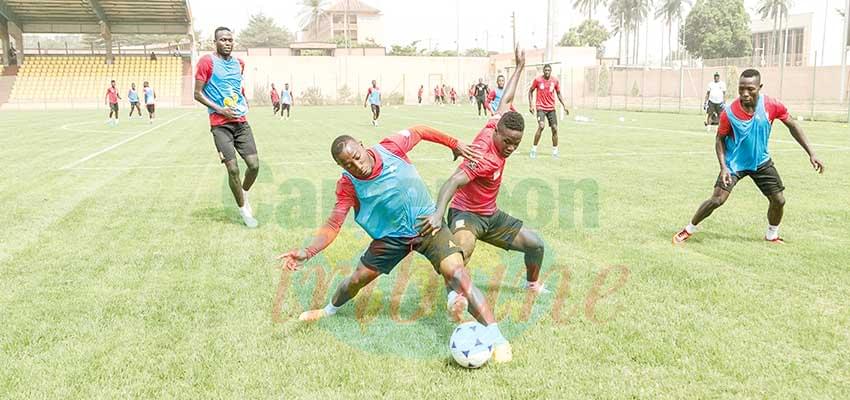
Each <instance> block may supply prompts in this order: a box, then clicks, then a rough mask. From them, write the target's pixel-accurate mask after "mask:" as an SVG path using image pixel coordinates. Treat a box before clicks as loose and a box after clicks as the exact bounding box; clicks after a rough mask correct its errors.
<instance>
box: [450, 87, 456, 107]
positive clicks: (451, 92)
mask: <svg viewBox="0 0 850 400" xmlns="http://www.w3.org/2000/svg"><path fill="white" fill-rule="evenodd" d="M449 98H451V100H452V104H457V91H456V90H455V88H454V87H452V88H451V90H450V91H449Z"/></svg>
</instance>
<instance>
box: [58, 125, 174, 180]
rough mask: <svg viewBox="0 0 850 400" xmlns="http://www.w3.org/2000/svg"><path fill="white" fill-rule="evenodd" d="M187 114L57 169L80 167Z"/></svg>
mask: <svg viewBox="0 0 850 400" xmlns="http://www.w3.org/2000/svg"><path fill="white" fill-rule="evenodd" d="M189 114H191V113H190V112H187V113H184V114H181V115H178V116H176V117H174V118H172V119H170V120H168V121H165V122H163V123H161V124H158V125H156V126H153V127H151V128H149V129H146V130H144V131H141V132H139V133H137V134H135V135H133V136H130V137H128V138H126V139H124V140H122V141H120V142H118V143H115V144H112V145H109V146H107V147H105V148H103V149H101V150H99V151H96V152H94V153H92V154H89V155H87V156H85V157H83V158H81V159H79V160H77V161H74V162H72V163H70V164H68V165H65V166H63V167H62V168H59V169H60V170H66V169H71V168H74V167H76V166H77V165H80V164H82V163H84V162H86V161H88V160H91V159H92V158H95V157H97V156H99V155H101V154H103V153H106V152H108V151H110V150H113V149H115V148H117V147H118V146H121V145H123V144H125V143H127V142H130V141H133V140H136V139H138V138H140V137H142V136H144V135H147V134H148V133H151V132H153V131H155V130H157V129H159V128H162V127H163V126H166V125H168V124H170V123H172V122H174V121H177V120H178V119H180V118H183V117H185V116H187V115H189Z"/></svg>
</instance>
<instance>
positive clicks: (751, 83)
mask: <svg viewBox="0 0 850 400" xmlns="http://www.w3.org/2000/svg"><path fill="white" fill-rule="evenodd" d="M761 86H762V85H761V74H760V73H759V72H758V71H757V70H754V69H748V70H745V71H744V72H742V73H741V79H739V80H738V96H740V99H741V105H745V106H748V107H752V106H755V104H756V101H757V100H758V98H759V92H760V91H761Z"/></svg>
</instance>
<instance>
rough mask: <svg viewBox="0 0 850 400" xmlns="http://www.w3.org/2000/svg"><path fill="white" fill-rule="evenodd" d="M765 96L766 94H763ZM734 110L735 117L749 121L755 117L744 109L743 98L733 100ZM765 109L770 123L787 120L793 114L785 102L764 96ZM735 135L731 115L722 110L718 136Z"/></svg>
mask: <svg viewBox="0 0 850 400" xmlns="http://www.w3.org/2000/svg"><path fill="white" fill-rule="evenodd" d="M762 96H764V95H762ZM731 107H732V112H733V113H735V117H736V118H738V119H740V120H741V121H749V120H751V119H753V115H752V114H747V112H746V111H744V107H743V106H742V105H741V99H740V98H739V99H735V101H733V102H732V105H731ZM764 111H765V112H767V117H768V118H769V119H770V123H771V124H772V123H773V121H774V120H777V119H778V120H780V121H787V120H788V118H790V117H791V116H790V115H788V109H787V108H786V107H785V105H784V104H782V103H780V102H779V100H776V99H774V98H771V97H767V96H764ZM727 135H734V132H733V131H732V125H731V124H730V123H729V116H728V115H726V110H723V111H721V112H720V124H719V125H718V126H717V136H727Z"/></svg>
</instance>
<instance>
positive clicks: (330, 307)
mask: <svg viewBox="0 0 850 400" xmlns="http://www.w3.org/2000/svg"><path fill="white" fill-rule="evenodd" d="M337 310H339V307H337V306H335V305H334V303H328V305H326V306H325V314H327V315H334V314H336V311H337Z"/></svg>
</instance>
